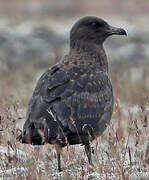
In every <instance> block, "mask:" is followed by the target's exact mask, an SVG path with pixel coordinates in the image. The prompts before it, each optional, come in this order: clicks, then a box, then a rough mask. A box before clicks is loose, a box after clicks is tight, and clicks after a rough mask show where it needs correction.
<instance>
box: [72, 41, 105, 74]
mask: <svg viewBox="0 0 149 180" xmlns="http://www.w3.org/2000/svg"><path fill="white" fill-rule="evenodd" d="M69 55H70V56H71V57H70V58H71V63H74V64H76V65H79V64H84V65H87V66H94V67H96V68H98V69H99V70H101V71H105V72H108V61H107V56H106V54H105V51H104V48H103V45H95V44H93V43H80V42H79V43H78V44H77V45H75V46H73V47H71V48H70V53H69Z"/></svg>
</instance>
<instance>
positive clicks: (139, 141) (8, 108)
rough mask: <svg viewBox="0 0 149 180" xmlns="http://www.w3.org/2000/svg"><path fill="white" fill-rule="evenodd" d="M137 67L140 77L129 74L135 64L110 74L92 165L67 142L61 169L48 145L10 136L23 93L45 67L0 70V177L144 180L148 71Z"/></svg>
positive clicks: (148, 142) (148, 165)
mask: <svg viewBox="0 0 149 180" xmlns="http://www.w3.org/2000/svg"><path fill="white" fill-rule="evenodd" d="M139 68H140V69H141V70H142V71H143V72H144V73H142V74H143V75H142V76H140V77H139V78H140V79H138V78H137V79H134V78H131V77H133V75H131V73H132V74H134V73H135V71H136V69H135V68H134V69H132V68H131V73H130V72H129V70H128V72H127V74H126V73H124V72H121V73H120V74H117V73H111V77H112V82H113V87H114V94H115V106H114V113H113V117H112V120H111V123H110V125H109V126H108V128H107V130H106V131H105V132H104V133H103V135H102V136H101V137H99V138H97V139H95V140H94V142H93V143H92V147H93V148H94V154H93V162H94V167H90V166H89V165H88V162H87V158H86V155H85V152H84V147H83V146H80V145H77V146H69V147H66V148H64V149H63V154H62V167H63V172H61V173H58V170H57V159H56V153H55V149H54V146H52V145H48V144H47V145H45V146H32V145H25V144H21V143H19V142H18V141H17V140H16V137H17V136H18V134H19V133H20V131H19V129H21V128H22V125H23V122H24V120H25V113H26V108H27V103H28V100H29V97H30V96H31V93H32V91H33V88H34V86H35V84H36V82H37V79H38V78H39V77H40V75H41V74H42V72H43V71H44V70H45V68H43V69H38V68H33V67H32V68H31V67H30V68H27V70H21V71H19V70H18V71H13V72H9V73H8V72H7V76H6V74H5V73H3V74H1V76H0V81H1V83H2V86H1V87H4V88H1V90H0V104H1V106H0V179H29V180H30V179H31V180H32V179H45V180H46V179H50V180H52V179H55V180H56V179H64V180H65V179H67V180H69V179H81V180H84V179H124V180H125V179H130V180H134V179H138V180H141V179H143V180H144V179H146V180H147V179H149V131H148V123H149V122H148V117H149V99H148V97H147V95H148V88H149V87H148V84H147V77H148V75H149V73H148V71H147V70H146V69H147V68H148V67H139ZM139 68H138V71H139Z"/></svg>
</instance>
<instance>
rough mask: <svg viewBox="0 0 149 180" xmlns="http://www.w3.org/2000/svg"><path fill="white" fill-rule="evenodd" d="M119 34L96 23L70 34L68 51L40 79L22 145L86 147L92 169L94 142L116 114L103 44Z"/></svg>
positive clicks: (83, 23)
mask: <svg viewBox="0 0 149 180" xmlns="http://www.w3.org/2000/svg"><path fill="white" fill-rule="evenodd" d="M113 34H119V35H126V32H125V31H124V30H123V29H120V28H114V27H112V26H110V25H108V24H107V23H106V22H105V21H104V20H102V19H99V18H97V17H85V18H82V19H80V20H79V21H77V22H76V23H75V24H74V26H73V27H72V29H71V32H70V51H69V53H68V54H67V55H66V56H65V57H64V59H63V60H62V61H60V62H59V63H58V64H56V65H54V66H53V67H51V68H50V69H48V70H47V71H46V72H45V73H44V74H43V75H42V76H41V78H40V79H39V81H38V84H37V86H36V88H35V90H34V93H33V95H32V97H31V99H30V102H29V105H28V111H27V115H26V122H25V124H24V128H23V133H22V136H21V141H22V143H31V144H33V145H41V144H45V143H50V144H55V146H56V150H57V153H58V168H59V171H60V170H61V165H60V149H61V147H64V146H66V145H71V144H82V145H85V150H86V153H87V156H88V160H89V163H90V164H92V160H91V150H90V145H89V144H90V141H92V140H93V139H94V138H95V137H98V136H100V135H101V134H102V133H103V131H104V130H105V129H106V127H107V125H108V124H109V122H110V119H111V115H112V110H113V92H112V85H111V82H110V80H109V76H108V62H107V57H106V54H105V51H104V48H103V45H102V44H103V42H104V40H105V39H106V38H107V37H108V36H110V35H113Z"/></svg>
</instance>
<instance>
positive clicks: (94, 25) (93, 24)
mask: <svg viewBox="0 0 149 180" xmlns="http://www.w3.org/2000/svg"><path fill="white" fill-rule="evenodd" d="M91 25H92V26H93V27H95V28H98V27H99V26H100V24H99V23H98V22H92V24H91Z"/></svg>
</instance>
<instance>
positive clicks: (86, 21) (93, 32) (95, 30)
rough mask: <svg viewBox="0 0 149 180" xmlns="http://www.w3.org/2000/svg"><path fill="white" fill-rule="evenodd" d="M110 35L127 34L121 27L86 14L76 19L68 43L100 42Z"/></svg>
mask: <svg viewBox="0 0 149 180" xmlns="http://www.w3.org/2000/svg"><path fill="white" fill-rule="evenodd" d="M111 35H127V33H126V31H125V30H124V29H121V28H117V27H113V26H110V25H109V24H108V23H107V22H106V21H104V20H103V19H100V18H98V17H94V16H87V17H84V18H81V19H80V20H78V21H77V22H76V23H75V24H74V25H73V27H72V29H71V31H70V45H71V47H73V46H74V45H75V42H80V43H84V42H85V43H94V44H96V45H99V44H102V43H103V42H104V40H105V39H106V38H107V37H109V36H111Z"/></svg>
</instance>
